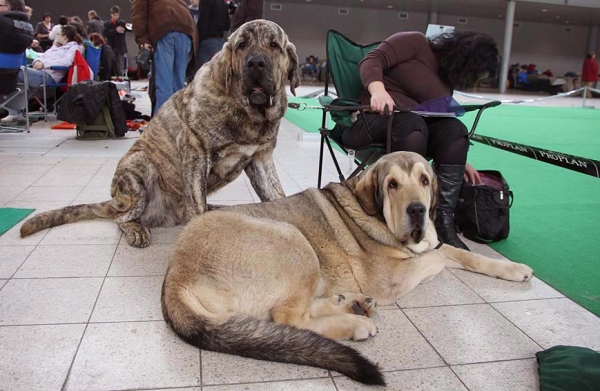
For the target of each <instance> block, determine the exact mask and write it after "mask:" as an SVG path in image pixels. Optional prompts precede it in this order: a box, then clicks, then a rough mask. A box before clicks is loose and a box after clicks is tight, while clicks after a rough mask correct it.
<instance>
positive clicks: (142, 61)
mask: <svg viewBox="0 0 600 391" xmlns="http://www.w3.org/2000/svg"><path fill="white" fill-rule="evenodd" d="M153 55H154V52H153V51H152V50H150V49H146V48H141V49H140V52H139V53H138V55H137V56H136V57H135V62H136V63H137V64H139V65H140V67H142V68H144V69H148V68H149V67H150V61H152V57H153Z"/></svg>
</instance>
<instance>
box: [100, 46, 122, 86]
mask: <svg viewBox="0 0 600 391" xmlns="http://www.w3.org/2000/svg"><path fill="white" fill-rule="evenodd" d="M111 76H118V74H117V57H116V56H115V52H113V50H112V49H111V47H110V46H108V45H106V46H103V47H102V52H100V68H99V69H98V78H99V79H100V80H110V78H111Z"/></svg>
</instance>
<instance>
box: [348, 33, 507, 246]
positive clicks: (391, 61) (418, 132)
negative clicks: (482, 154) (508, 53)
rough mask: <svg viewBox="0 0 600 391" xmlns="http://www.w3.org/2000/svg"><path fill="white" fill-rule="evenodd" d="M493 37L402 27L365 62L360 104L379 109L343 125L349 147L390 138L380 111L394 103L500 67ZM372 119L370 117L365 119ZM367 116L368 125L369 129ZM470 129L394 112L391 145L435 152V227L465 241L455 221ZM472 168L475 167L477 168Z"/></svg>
mask: <svg viewBox="0 0 600 391" xmlns="http://www.w3.org/2000/svg"><path fill="white" fill-rule="evenodd" d="M498 61H499V54H498V49H497V46H496V42H495V41H494V39H493V38H492V37H490V36H488V35H486V34H482V33H476V32H453V33H450V34H443V35H440V36H437V37H436V38H434V40H433V41H432V40H429V39H428V38H426V37H425V35H423V34H422V33H419V32H401V33H397V34H394V35H392V36H391V37H389V38H387V39H386V40H384V41H383V42H382V43H381V44H380V45H379V46H378V47H377V48H375V49H374V50H372V51H371V52H369V53H368V54H367V55H366V56H365V58H364V59H363V60H362V61H361V62H360V64H359V69H360V76H361V80H362V82H363V85H364V86H365V90H364V91H363V94H362V96H361V99H360V100H361V104H363V105H364V104H370V106H371V109H372V110H374V111H376V112H379V113H380V114H377V113H373V114H366V115H365V118H363V117H362V116H359V117H358V119H357V121H356V122H355V123H354V125H353V126H352V127H351V128H348V129H347V130H345V131H344V132H343V133H342V141H343V143H344V145H345V146H346V147H348V148H354V149H360V148H364V147H366V146H368V145H370V144H373V143H380V144H385V143H386V139H387V124H388V120H389V118H387V117H386V116H384V115H382V114H384V112H385V111H386V109H387V110H390V111H391V110H392V109H393V107H394V105H397V106H403V107H410V108H415V107H417V106H418V105H419V104H422V103H425V102H429V101H433V100H435V99H439V98H443V97H446V96H451V95H452V91H453V90H454V89H455V88H467V87H471V86H473V85H474V84H475V83H476V82H477V80H478V79H480V78H482V77H487V75H488V74H489V73H490V72H492V71H494V70H495V69H496V68H497V65H498ZM365 122H366V123H365ZM367 123H368V129H370V131H369V130H367ZM467 135H468V132H467V128H466V127H465V125H463V123H462V122H460V121H459V120H458V119H456V118H451V117H442V118H440V117H421V116H419V115H417V114H415V113H396V114H395V115H394V118H393V124H392V145H391V147H392V148H391V149H392V151H412V152H416V153H419V154H420V155H422V156H427V157H431V158H433V163H434V168H435V171H436V173H437V176H438V188H439V190H438V206H437V212H436V218H435V227H436V230H437V233H438V237H439V239H440V241H441V242H443V243H446V244H450V245H452V246H455V247H458V248H462V249H466V250H468V248H467V246H466V245H465V244H464V243H463V242H462V241H461V240H460V239H459V238H458V236H457V235H456V231H455V228H454V209H455V206H456V201H457V198H458V194H459V192H460V188H461V185H462V181H463V175H464V174H465V164H466V162H467V152H468V150H469V140H468V138H467ZM471 176H472V173H471Z"/></svg>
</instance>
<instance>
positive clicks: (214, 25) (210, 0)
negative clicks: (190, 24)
mask: <svg viewBox="0 0 600 391" xmlns="http://www.w3.org/2000/svg"><path fill="white" fill-rule="evenodd" d="M229 27H230V25H229V6H228V5H227V4H225V2H224V1H223V0H201V1H200V8H199V13H198V42H200V41H202V40H203V39H206V38H223V33H224V32H226V31H229Z"/></svg>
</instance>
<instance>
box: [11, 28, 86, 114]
mask: <svg viewBox="0 0 600 391" xmlns="http://www.w3.org/2000/svg"><path fill="white" fill-rule="evenodd" d="M57 36H58V39H59V43H60V46H57V45H52V47H51V48H50V49H48V50H47V51H45V52H44V53H42V54H41V55H40V56H39V57H38V59H37V60H35V61H34V62H33V63H32V64H31V65H32V68H26V71H27V81H28V84H29V87H30V88H37V87H40V86H41V85H42V84H43V83H44V80H46V83H52V82H57V83H58V82H60V81H61V80H62V79H64V78H65V76H66V75H67V73H68V71H66V70H54V69H50V67H53V66H62V67H70V66H71V65H73V61H74V59H75V52H76V51H77V50H80V46H81V45H82V41H81V37H80V36H79V35H78V34H77V31H76V30H75V27H73V26H68V25H67V26H63V27H62V32H60V33H58V34H57ZM23 80H24V78H23V73H22V72H21V73H20V74H19V82H20V83H23ZM24 121H25V118H24V117H23V115H22V114H21V112H20V110H16V109H9V115H8V117H6V118H3V119H2V122H24Z"/></svg>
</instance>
